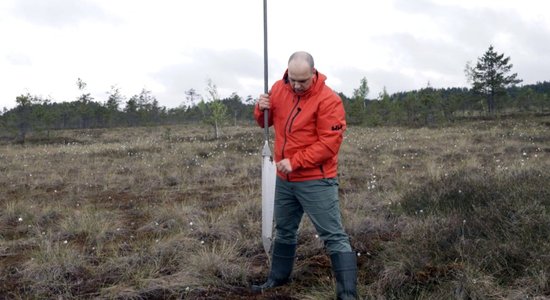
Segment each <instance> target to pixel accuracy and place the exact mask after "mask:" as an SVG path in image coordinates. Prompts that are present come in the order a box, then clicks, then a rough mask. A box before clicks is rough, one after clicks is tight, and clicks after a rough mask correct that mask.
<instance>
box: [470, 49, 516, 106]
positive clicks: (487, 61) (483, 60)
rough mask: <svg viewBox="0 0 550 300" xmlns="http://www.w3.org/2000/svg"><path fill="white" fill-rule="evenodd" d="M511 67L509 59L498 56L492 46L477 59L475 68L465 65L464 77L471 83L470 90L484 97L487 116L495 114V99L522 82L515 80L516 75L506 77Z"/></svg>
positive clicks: (502, 55) (501, 55)
mask: <svg viewBox="0 0 550 300" xmlns="http://www.w3.org/2000/svg"><path fill="white" fill-rule="evenodd" d="M512 67H513V65H512V64H511V63H510V57H509V56H508V57H504V54H498V53H497V52H495V51H494V49H493V46H492V45H490V46H489V49H488V50H487V51H486V52H485V54H483V56H482V57H479V58H478V61H477V64H476V65H475V67H474V66H471V65H470V64H469V63H468V64H466V70H465V71H466V77H468V80H469V81H471V83H472V89H473V90H474V91H475V92H476V93H479V94H481V95H483V96H485V97H486V99H487V110H488V112H489V114H493V113H495V110H496V103H495V102H496V99H497V97H498V96H500V95H503V94H505V93H506V88H507V87H509V86H513V85H515V84H517V83H520V82H521V81H522V80H521V79H517V73H513V74H511V75H508V73H510V71H511V69H512Z"/></svg>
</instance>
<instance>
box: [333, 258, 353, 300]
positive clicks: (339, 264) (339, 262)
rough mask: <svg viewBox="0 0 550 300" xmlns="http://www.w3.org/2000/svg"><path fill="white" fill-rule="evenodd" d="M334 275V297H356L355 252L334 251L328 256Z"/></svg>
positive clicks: (345, 298) (346, 299)
mask: <svg viewBox="0 0 550 300" xmlns="http://www.w3.org/2000/svg"><path fill="white" fill-rule="evenodd" d="M330 260H331V262H332V271H333V272H334V277H336V299H338V300H351V299H353V300H355V299H357V255H356V254H355V252H344V253H334V254H332V255H331V256H330Z"/></svg>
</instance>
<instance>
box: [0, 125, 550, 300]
mask: <svg viewBox="0 0 550 300" xmlns="http://www.w3.org/2000/svg"><path fill="white" fill-rule="evenodd" d="M262 134H263V131H262V130H261V129H260V128H257V127H253V126H249V127H247V126H242V127H224V128H223V130H222V137H221V138H220V139H218V140H215V139H213V133H212V131H211V130H210V128H207V127H201V126H174V127H150V128H121V129H98V130H74V131H56V132H53V133H51V135H52V136H51V137H50V138H49V139H44V138H34V139H33V138H31V139H30V140H29V141H28V142H27V143H26V144H25V145H15V144H11V143H9V142H7V141H5V142H3V144H1V145H0V174H1V175H0V299H52V298H55V299H75V298H77V299H88V298H101V299H113V298H114V299H181V298H183V299H331V297H332V296H333V289H334V286H333V279H332V275H331V271H330V260H329V259H328V257H327V256H326V255H325V252H324V250H323V244H322V242H321V241H320V240H319V239H318V238H317V237H316V234H315V230H314V229H313V227H312V226H311V224H310V222H309V220H307V219H304V222H303V223H302V226H301V229H300V238H299V248H298V257H297V261H296V267H295V271H294V273H293V281H292V283H291V284H290V285H288V286H286V287H282V288H278V289H276V290H275V291H273V292H269V293H266V294H263V295H251V294H249V292H248V286H249V284H250V283H253V282H260V281H262V280H263V279H264V278H265V276H266V275H267V272H268V265H267V259H266V255H265V253H264V252H263V248H262V244H261V238H260V231H261V223H260V216H261V211H260V210H261V199H260V197H261V193H260V172H261V165H260V162H261V156H260V149H261V146H262V143H263V141H262ZM339 173H340V177H339V181H340V201H341V207H342V213H343V220H344V223H345V226H346V229H347V231H348V233H349V234H350V237H351V241H352V245H353V247H354V249H355V250H356V251H357V252H358V255H359V270H360V271H359V291H360V294H361V296H362V297H369V298H377V299H525V298H526V297H527V296H529V298H539V299H544V298H548V297H550V284H549V278H550V256H549V255H548V253H550V118H549V117H548V116H546V117H537V118H530V119H503V120H489V121H475V122H468V123H463V124H456V125H453V126H449V127H445V128H439V129H429V128H419V129H408V128H397V127H391V128H389V127H383V128H361V127H351V128H349V129H348V131H347V132H346V138H345V141H344V144H343V146H342V149H341V155H340V169H339Z"/></svg>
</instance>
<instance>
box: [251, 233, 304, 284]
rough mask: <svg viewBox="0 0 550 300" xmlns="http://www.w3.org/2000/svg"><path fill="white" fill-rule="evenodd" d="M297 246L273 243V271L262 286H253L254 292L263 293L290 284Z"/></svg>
mask: <svg viewBox="0 0 550 300" xmlns="http://www.w3.org/2000/svg"><path fill="white" fill-rule="evenodd" d="M295 255H296V245H290V244H281V243H277V242H275V243H273V255H272V257H271V271H270V273H269V277H268V278H267V281H266V282H265V283H264V284H262V285H252V287H251V288H252V292H254V293H261V292H263V291H264V290H267V289H270V288H274V287H278V286H281V285H283V284H285V283H287V282H288V278H289V277H290V273H292V267H293V266H294V256H295Z"/></svg>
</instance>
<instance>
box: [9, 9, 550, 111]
mask: <svg viewBox="0 0 550 300" xmlns="http://www.w3.org/2000/svg"><path fill="white" fill-rule="evenodd" d="M549 11H550V2H548V1H541V0H522V1H519V0H386V1H365V0H340V1H334V0H268V31H269V34H268V37H269V82H270V84H272V83H273V82H274V81H275V80H277V79H279V78H280V77H281V76H282V73H283V72H284V70H285V69H286V63H287V59H288V57H289V55H290V54H291V53H292V52H294V51H296V50H306V51H308V52H310V53H311V54H312V55H313V56H314V58H315V62H316V67H317V69H318V70H319V71H320V72H322V73H324V74H325V75H327V77H328V84H329V86H331V87H332V88H333V89H334V90H336V91H339V92H343V93H345V94H347V95H349V96H351V94H352V93H353V89H354V88H357V87H358V86H359V83H360V80H361V78H362V77H366V78H367V80H368V83H369V87H370V90H371V92H370V94H369V98H375V97H376V96H377V95H378V94H379V93H380V92H381V91H382V89H383V88H384V87H386V90H387V91H388V92H389V93H394V92H398V91H407V90H413V89H420V88H423V87H426V86H427V84H428V83H429V84H430V85H431V86H432V87H436V88H439V87H466V86H468V83H467V81H466V78H465V75H464V66H465V64H466V62H468V61H472V62H475V61H477V58H478V57H480V56H482V55H483V53H484V52H485V51H486V50H487V49H488V47H489V45H490V44H492V45H494V47H495V50H496V51H497V52H498V53H504V54H505V55H506V56H510V57H511V62H512V64H513V65H514V68H513V71H514V72H517V73H518V76H519V78H521V79H523V80H524V82H523V84H530V83H536V82H537V81H545V80H546V81H548V80H550V17H548V12H549ZM0 43H1V45H2V46H1V47H0V109H1V108H2V107H7V108H11V107H13V106H15V97H16V96H18V95H20V94H26V93H30V94H32V95H38V96H41V97H44V98H50V99H51V100H52V101H55V102H61V101H73V100H75V99H76V98H77V97H78V95H79V94H80V92H79V91H78V88H77V85H76V82H77V78H82V80H83V81H84V82H86V83H87V88H86V92H88V93H91V94H92V96H93V97H94V98H95V100H96V101H101V102H104V101H105V100H106V98H107V92H108V91H109V90H110V89H111V86H116V87H118V88H119V89H120V91H121V93H122V94H123V95H125V96H126V97H127V98H129V97H130V96H132V95H135V94H138V93H139V92H140V91H141V90H142V89H143V88H145V89H147V90H150V91H151V92H152V94H153V95H154V96H155V97H157V99H158V100H159V102H160V105H162V106H166V107H168V108H171V107H176V106H179V105H181V104H183V103H184V101H185V91H187V90H189V89H191V88H193V89H195V90H196V91H197V92H198V93H200V94H206V92H205V87H206V81H207V79H208V78H210V79H212V81H213V82H214V83H215V84H216V85H217V87H218V91H219V94H220V95H221V96H222V97H227V96H229V95H230V94H231V93H233V92H236V93H237V94H238V95H240V96H241V97H243V98H245V97H246V96H247V95H252V96H253V97H257V95H258V94H259V93H260V92H262V91H263V10H262V0H231V1H229V0H200V1H199V0H189V1H183V0H154V1H153V0H151V1H140V0H133V1H129V0H128V1H125V0H47V1H46V0H1V1H0ZM122 106H124V105H122Z"/></svg>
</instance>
